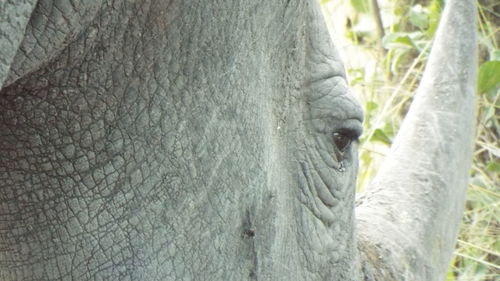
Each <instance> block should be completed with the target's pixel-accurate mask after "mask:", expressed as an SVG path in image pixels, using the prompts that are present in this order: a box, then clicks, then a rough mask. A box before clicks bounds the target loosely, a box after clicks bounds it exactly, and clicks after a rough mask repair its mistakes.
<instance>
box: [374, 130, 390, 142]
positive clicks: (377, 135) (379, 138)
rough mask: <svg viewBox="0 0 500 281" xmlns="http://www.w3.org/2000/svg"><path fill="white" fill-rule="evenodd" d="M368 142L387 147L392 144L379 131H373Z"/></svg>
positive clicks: (382, 132)
mask: <svg viewBox="0 0 500 281" xmlns="http://www.w3.org/2000/svg"><path fill="white" fill-rule="evenodd" d="M370 141H378V142H381V143H385V144H387V145H391V143H392V141H391V139H390V138H389V137H388V136H387V135H386V134H385V133H384V131H382V130H381V129H375V131H374V132H373V135H372V137H371V138H370Z"/></svg>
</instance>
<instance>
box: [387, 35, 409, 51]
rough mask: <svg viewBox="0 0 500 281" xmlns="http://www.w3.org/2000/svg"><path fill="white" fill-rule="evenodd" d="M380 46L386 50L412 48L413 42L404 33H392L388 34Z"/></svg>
mask: <svg viewBox="0 0 500 281" xmlns="http://www.w3.org/2000/svg"><path fill="white" fill-rule="evenodd" d="M382 45H383V46H384V48H386V49H387V50H390V49H396V48H406V49H407V48H413V47H415V46H414V45H413V41H412V40H411V38H410V36H409V34H408V33H405V32H392V33H388V34H386V35H385V36H384V38H383V39H382Z"/></svg>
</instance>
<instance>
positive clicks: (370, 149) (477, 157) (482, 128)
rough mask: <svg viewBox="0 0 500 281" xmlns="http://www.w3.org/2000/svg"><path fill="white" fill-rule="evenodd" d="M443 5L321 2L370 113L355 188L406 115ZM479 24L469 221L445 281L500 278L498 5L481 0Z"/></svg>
mask: <svg viewBox="0 0 500 281" xmlns="http://www.w3.org/2000/svg"><path fill="white" fill-rule="evenodd" d="M445 2H446V1H444V0H427V1H422V0H418V1H417V0H392V1H391V0H378V5H379V6H380V9H378V7H374V3H375V4H376V3H377V1H373V0H335V1H330V0H322V1H321V3H322V4H323V8H324V12H325V16H326V20H327V23H329V24H332V25H335V26H333V28H334V29H335V31H334V33H335V34H336V37H344V38H334V40H335V42H336V43H337V45H339V47H340V49H341V50H340V52H341V54H342V55H343V56H344V57H347V58H349V60H346V69H347V73H348V75H349V79H350V84H351V88H352V90H353V92H354V94H355V95H356V96H357V97H358V99H359V100H360V101H361V102H362V103H363V104H364V107H365V113H366V115H365V117H366V121H365V134H364V136H363V137H362V139H361V150H360V160H361V169H360V176H359V180H358V190H362V189H363V187H364V186H365V185H366V184H367V183H369V182H370V181H371V179H372V178H373V176H374V175H375V174H376V172H377V167H379V166H380V163H381V162H382V160H383V158H384V156H385V154H386V153H387V152H388V149H389V147H390V145H391V142H392V140H393V139H394V137H395V134H396V133H397V131H398V129H399V126H400V124H401V121H402V119H403V118H404V115H405V113H406V111H407V110H408V106H409V105H410V103H411V100H412V97H413V93H414V90H415V89H416V87H417V85H418V83H419V80H420V78H421V75H422V72H423V68H424V66H425V63H426V60H427V57H428V55H429V51H430V47H431V41H432V39H433V36H434V33H435V31H436V28H437V25H438V23H439V18H440V16H441V11H442V8H443V5H445ZM377 17H378V19H381V21H382V22H383V33H382V34H380V32H377V20H378V19H377ZM478 22H479V25H478V26H479V30H478V31H479V66H478V67H479V68H478V69H479V71H478V93H477V100H478V105H477V113H478V115H477V135H476V144H475V152H474V160H473V166H472V169H471V172H470V173H471V181H470V185H469V190H468V194H467V196H468V197H467V198H468V199H467V203H466V210H465V215H464V218H463V223H462V228H461V231H460V235H459V239H458V243H457V246H456V249H455V256H454V258H453V261H452V263H451V265H450V270H449V274H448V276H447V279H446V281H459V280H460V281H483V280H498V278H499V277H498V276H500V211H499V210H500V187H499V184H500V145H499V139H500V49H499V40H500V2H499V1H496V0H479V1H478ZM342 35H343V36H342ZM464 40H467V39H466V38H464ZM352 58H354V59H352ZM356 60H357V61H356Z"/></svg>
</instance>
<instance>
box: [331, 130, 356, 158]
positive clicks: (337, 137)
mask: <svg viewBox="0 0 500 281" xmlns="http://www.w3.org/2000/svg"><path fill="white" fill-rule="evenodd" d="M353 140H354V138H353V137H352V136H351V135H350V134H347V133H343V132H336V133H333V142H334V143H335V146H336V147H337V149H338V150H339V152H341V153H344V152H346V150H347V149H348V148H349V146H350V145H351V143H352V141H353Z"/></svg>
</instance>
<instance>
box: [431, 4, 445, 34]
mask: <svg viewBox="0 0 500 281" xmlns="http://www.w3.org/2000/svg"><path fill="white" fill-rule="evenodd" d="M443 6H444V1H443V0H432V1H431V3H430V4H429V29H427V36H428V37H429V38H432V36H433V35H434V33H435V32H436V29H437V27H438V25H439V19H440V18H441V11H442V10H443Z"/></svg>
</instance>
